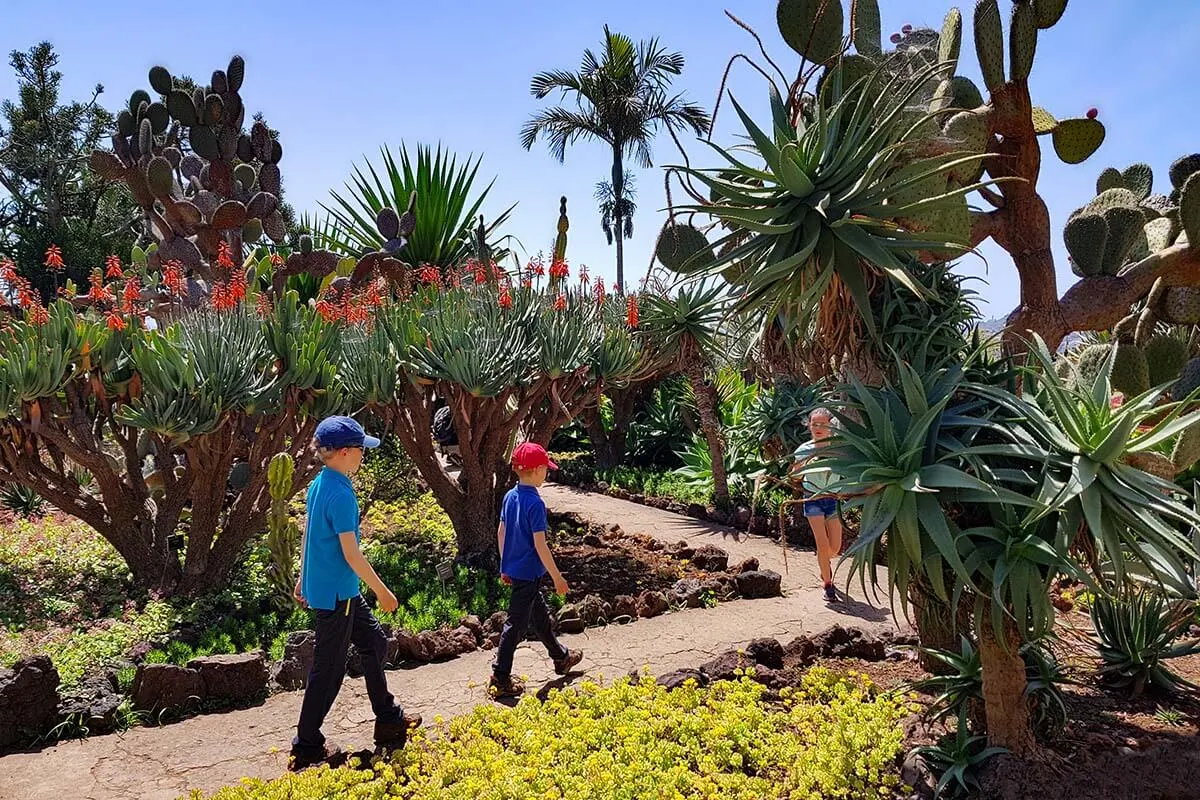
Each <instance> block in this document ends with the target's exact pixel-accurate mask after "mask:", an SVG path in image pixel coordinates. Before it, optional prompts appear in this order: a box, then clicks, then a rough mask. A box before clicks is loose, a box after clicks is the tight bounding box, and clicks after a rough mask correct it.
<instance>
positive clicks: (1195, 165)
mask: <svg viewBox="0 0 1200 800" xmlns="http://www.w3.org/2000/svg"><path fill="white" fill-rule="evenodd" d="M1197 172H1200V153H1192V154H1191V155H1190V156H1184V157H1183V158H1180V159H1176V161H1175V162H1174V163H1173V164H1171V169H1170V173H1169V174H1170V177H1171V185H1172V186H1174V187H1175V188H1176V189H1180V190H1182V189H1183V185H1184V184H1185V183H1187V179H1188V178H1190V177H1192V175H1193V174H1195V173H1197Z"/></svg>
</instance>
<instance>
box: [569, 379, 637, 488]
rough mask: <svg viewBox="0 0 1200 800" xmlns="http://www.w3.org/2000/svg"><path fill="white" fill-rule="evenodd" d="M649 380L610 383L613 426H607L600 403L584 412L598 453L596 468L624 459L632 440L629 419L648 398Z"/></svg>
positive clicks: (589, 435)
mask: <svg viewBox="0 0 1200 800" xmlns="http://www.w3.org/2000/svg"><path fill="white" fill-rule="evenodd" d="M651 385H652V384H651V383H650V382H641V383H634V384H630V385H629V386H625V387H610V388H608V389H605V391H604V393H605V394H606V395H607V396H608V399H609V400H610V401H611V402H612V417H613V418H612V427H611V428H606V427H605V426H604V419H603V416H602V415H601V413H600V408H599V406H598V405H597V406H593V407H591V408H589V409H588V410H587V411H585V412H583V419H584V424H585V425H586V427H587V432H588V438H590V439H591V440H592V447H593V449H594V450H595V453H596V469H612V468H613V467H615V466H618V465H619V464H621V463H622V462H624V460H625V447H626V443H627V442H628V441H629V423H630V422H631V421H632V420H633V415H634V414H635V413H637V410H638V407H639V406H640V405H641V403H642V400H643V399H644V398H645V396H646V393H647V390H648V389H649V388H650V387H651Z"/></svg>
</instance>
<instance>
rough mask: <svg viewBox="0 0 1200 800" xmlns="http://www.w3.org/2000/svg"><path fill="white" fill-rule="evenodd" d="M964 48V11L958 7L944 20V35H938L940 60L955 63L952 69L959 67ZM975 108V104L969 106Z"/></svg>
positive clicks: (951, 10)
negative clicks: (959, 57) (959, 58)
mask: <svg viewBox="0 0 1200 800" xmlns="http://www.w3.org/2000/svg"><path fill="white" fill-rule="evenodd" d="M961 50H962V12H961V11H959V10H958V9H957V8H952V9H950V12H949V13H948V14H946V19H945V20H943V21H942V35H941V36H940V37H938V61H941V62H950V63H951V64H953V65H954V67H952V68H951V71H953V70H954V69H957V67H958V55H959V53H960V52H961ZM968 108H975V106H968Z"/></svg>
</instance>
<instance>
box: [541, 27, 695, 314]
mask: <svg viewBox="0 0 1200 800" xmlns="http://www.w3.org/2000/svg"><path fill="white" fill-rule="evenodd" d="M682 71H683V54H682V53H668V52H667V51H666V50H664V49H663V48H662V47H661V46H660V45H659V43H658V40H657V39H650V40H649V41H642V42H639V43H638V44H637V45H636V46H635V45H634V43H633V40H631V39H630V38H629V37H627V36H624V35H622V34H619V33H613V32H612V31H610V30H609V29H608V26H607V25H606V26H605V27H604V50H603V53H602V54H601V56H597V55H596V54H595V53H593V52H592V51H591V50H584V51H583V62H582V64H581V65H580V68H579V71H578V72H566V71H550V72H542V73H539V74H537V75H535V76H534V78H533V82H532V83H531V84H530V91H531V92H532V93H533V96H534V97H536V98H538V99H539V100H540V99H543V98H545V97H546V96H547V95H549V94H550V93H551V92H553V91H554V90H556V89H557V90H559V91H561V92H562V96H563V97H564V98H566V97H567V96H568V95H570V94H573V95H574V96H575V104H574V107H573V108H572V107H568V106H555V107H554V108H548V109H544V110H542V111H539V112H537V113H536V114H534V115H533V116H532V117H531V118H530V119H529V121H528V122H526V123H525V125H524V127H523V128H522V129H521V144H522V145H524V147H525V149H526V150H530V149H532V148H533V145H534V142H536V141H537V138H538V136H539V135H541V136H545V137H546V141H547V144H548V145H549V147H550V153H551V154H552V155H553V156H554V157H555V158H557V159H558V160H559V161H560V162H561V161H563V160H564V159H565V157H566V152H567V145H569V144H574V143H575V141H576V140H578V139H595V140H597V141H601V142H604V143H605V144H607V145H608V146H609V147H610V148H612V180H611V187H612V197H613V220H612V226H613V228H615V229H616V230H617V231H618V232H620V231H624V229H625V216H626V214H625V208H626V207H625V204H624V199H625V164H624V162H625V158H626V157H629V158H632V159H634V161H635V162H636V163H637V164H638V165H639V166H641V167H651V166H653V163H652V159H651V154H650V143H651V140H652V139H653V138H654V136H655V134H657V133H658V131H659V130H660V129H661V128H662V127H664V126H665V127H666V129H667V131H668V132H669V133H670V134H671V136H672V137H674V136H675V135H676V134H677V133H678V132H679V131H683V130H689V129H690V130H692V131H693V132H695V133H696V134H697V135H700V134H703V133H705V132H706V131H708V127H709V116H708V113H707V112H706V111H705V110H704V109H703V108H701V107H700V106H699V105H696V104H695V103H690V102H688V101H686V100H685V99H684V97H683V95H682V94H675V95H671V94H668V89H669V87H670V83H671V79H672V76H675V75H679V74H680V73H681V72H682ZM616 241H617V290H618V291H623V290H624V286H625V251H624V246H623V241H622V237H621V236H617V237H616Z"/></svg>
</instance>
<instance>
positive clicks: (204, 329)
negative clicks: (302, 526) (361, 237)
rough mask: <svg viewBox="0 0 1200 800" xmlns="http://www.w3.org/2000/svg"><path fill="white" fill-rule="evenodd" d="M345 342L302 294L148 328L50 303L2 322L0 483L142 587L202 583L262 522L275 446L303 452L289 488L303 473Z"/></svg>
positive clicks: (308, 471)
mask: <svg viewBox="0 0 1200 800" xmlns="http://www.w3.org/2000/svg"><path fill="white" fill-rule="evenodd" d="M29 316H30V319H31V320H33V318H34V316H35V315H34V314H33V313H32V312H29ZM338 340H339V336H338V333H337V331H336V330H334V329H333V328H332V327H331V326H330V325H329V324H328V323H326V322H325V321H324V320H322V319H321V317H320V316H319V315H318V314H317V313H315V312H314V311H312V310H310V309H309V308H308V307H307V306H306V305H301V304H300V303H299V301H298V299H297V297H296V296H295V295H289V296H287V297H284V298H281V299H280V302H278V303H277V304H276V305H275V306H274V308H273V309H271V310H270V312H269V313H266V314H265V316H264V317H262V318H259V317H256V316H254V315H253V314H252V313H249V312H246V311H242V310H232V311H227V312H222V313H216V312H213V311H200V312H192V313H185V314H182V315H178V318H177V319H176V320H175V321H174V322H171V323H169V324H165V325H160V326H159V327H157V328H155V329H150V330H148V329H146V328H145V327H143V326H141V325H136V324H126V325H125V326H124V327H114V326H111V325H110V324H109V322H108V321H106V317H105V316H104V315H102V314H100V313H98V312H97V311H96V310H94V309H91V308H88V309H85V310H82V311H76V310H75V309H73V308H72V307H71V306H70V304H68V303H67V302H66V301H58V302H56V303H54V304H53V305H52V306H51V307H50V308H49V310H48V313H47V318H46V319H45V321H36V320H34V321H24V320H18V321H15V322H13V323H12V324H11V325H10V326H9V327H8V328H6V329H5V330H4V331H3V332H0V429H3V431H4V435H3V436H0V482H6V483H16V484H20V485H22V486H25V487H27V488H29V489H32V490H34V491H36V492H38V493H39V494H41V495H42V496H43V497H44V498H45V499H46V500H47V501H48V502H50V503H53V504H54V505H55V506H56V507H57V508H59V509H60V510H62V511H63V512H64V513H67V514H71V515H73V516H76V517H78V518H79V519H81V520H83V521H84V522H85V523H87V524H88V525H90V526H91V527H92V528H94V529H95V530H96V531H97V533H99V534H100V535H101V536H103V537H104V538H105V539H107V540H108V541H109V542H110V543H111V544H112V545H113V547H115V548H116V550H117V551H118V552H119V553H120V554H121V556H122V557H123V558H124V559H125V561H126V563H127V564H128V565H129V568H130V571H131V572H132V573H133V576H134V580H135V581H136V582H137V584H138V585H139V586H140V587H142V588H144V589H153V590H155V591H158V592H161V593H163V594H173V593H198V592H204V591H208V590H210V589H212V588H215V587H216V586H218V585H220V584H221V582H222V581H223V580H224V579H225V578H226V577H227V576H228V574H229V572H230V570H231V569H232V567H233V566H234V565H235V564H236V563H237V559H238V558H239V557H240V555H241V551H242V548H243V547H244V546H245V545H246V544H247V542H249V541H250V540H251V539H252V538H253V537H255V536H256V535H258V534H259V533H261V532H262V530H263V528H264V526H265V523H266V512H267V509H268V506H269V504H270V497H269V494H268V492H267V486H266V483H267V465H268V463H269V461H270V459H271V457H272V456H273V455H274V454H275V453H278V452H286V453H289V454H290V455H292V456H293V457H296V460H297V462H298V463H299V464H303V467H297V469H296V471H295V474H294V476H293V478H292V490H293V491H295V490H298V489H299V488H300V487H301V486H302V485H303V484H304V483H306V482H307V480H308V479H309V478H310V477H311V476H312V474H313V472H314V470H315V467H314V466H313V462H312V460H311V459H309V458H307V457H305V458H299V456H301V455H302V454H305V455H306V454H307V451H308V448H309V446H310V440H311V436H312V432H313V430H314V429H315V426H316V422H317V419H318V418H319V417H320V416H322V415H325V414H328V413H331V412H334V411H339V410H343V408H344V406H343V394H342V391H341V389H340V384H339V379H338V363H339V359H340V347H339V344H338ZM80 419H86V420H88V421H89V424H86V425H80V424H78V420H80ZM81 469H82V470H86V471H87V472H88V473H90V475H91V477H92V480H91V481H90V482H89V484H88V485H84V484H83V483H81V482H80V481H77V480H75V479H74V475H75V474H76V473H77V472H78V471H79V470H81ZM185 509H190V511H189V513H190V521H189V524H188V535H187V544H186V547H185V548H184V550H183V551H182V552H178V553H177V552H176V550H175V549H174V547H173V544H172V542H173V540H174V537H175V534H176V530H177V528H178V527H179V524H180V521H181V519H182V517H183V515H184V513H185Z"/></svg>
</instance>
